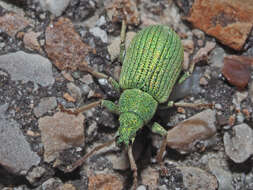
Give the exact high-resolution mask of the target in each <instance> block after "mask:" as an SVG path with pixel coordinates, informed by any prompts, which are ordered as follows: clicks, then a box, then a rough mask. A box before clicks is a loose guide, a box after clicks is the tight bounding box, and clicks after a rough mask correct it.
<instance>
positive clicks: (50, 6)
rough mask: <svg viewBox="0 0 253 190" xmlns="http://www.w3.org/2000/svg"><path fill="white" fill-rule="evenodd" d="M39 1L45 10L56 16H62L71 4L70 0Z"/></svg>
mask: <svg viewBox="0 0 253 190" xmlns="http://www.w3.org/2000/svg"><path fill="white" fill-rule="evenodd" d="M39 2H40V5H41V7H42V8H43V9H44V10H47V11H50V12H51V13H52V14H54V15H55V16H60V15H61V14H62V13H63V11H64V10H65V9H66V8H67V6H68V5H69V2H70V0H61V1H54V0H53V1H52V0H40V1H39Z"/></svg>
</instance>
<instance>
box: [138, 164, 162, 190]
mask: <svg viewBox="0 0 253 190" xmlns="http://www.w3.org/2000/svg"><path fill="white" fill-rule="evenodd" d="M158 180H159V172H158V170H157V169H155V168H151V167H147V168H146V169H145V170H143V171H142V173H141V182H142V184H144V185H146V186H147V187H148V188H149V189H151V190H155V189H156V187H157V185H158Z"/></svg>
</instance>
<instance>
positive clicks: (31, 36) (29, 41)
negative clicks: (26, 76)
mask: <svg viewBox="0 0 253 190" xmlns="http://www.w3.org/2000/svg"><path fill="white" fill-rule="evenodd" d="M40 34H41V33H40V32H34V31H29V32H27V33H25V35H24V38H23V41H24V44H25V47H26V48H28V49H30V50H36V51H42V50H41V47H40V44H39V42H38V39H37V38H38V37H39V36H40Z"/></svg>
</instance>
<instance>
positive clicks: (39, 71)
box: [0, 51, 55, 87]
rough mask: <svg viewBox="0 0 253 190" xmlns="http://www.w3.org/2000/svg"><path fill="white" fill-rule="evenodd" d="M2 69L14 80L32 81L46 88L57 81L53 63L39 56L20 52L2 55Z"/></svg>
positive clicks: (0, 58) (0, 65)
mask: <svg viewBox="0 0 253 190" xmlns="http://www.w3.org/2000/svg"><path fill="white" fill-rule="evenodd" d="M0 68H1V69H4V70H6V71H7V72H8V73H9V74H10V75H11V79H12V80H21V81H23V82H28V81H32V82H34V83H37V84H40V85H41V86H44V87H45V86H49V85H53V84H54V81H55V79H54V78H53V73H52V64H51V62H50V61H49V60H48V59H46V58H44V57H42V56H40V55H37V54H28V53H25V52H23V51H18V52H15V53H9V54H6V55H2V56H0Z"/></svg>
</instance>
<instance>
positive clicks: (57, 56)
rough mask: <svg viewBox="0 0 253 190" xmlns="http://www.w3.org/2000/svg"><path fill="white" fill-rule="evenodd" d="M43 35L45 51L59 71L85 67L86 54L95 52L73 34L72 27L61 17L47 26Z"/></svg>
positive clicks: (76, 34)
mask: <svg viewBox="0 0 253 190" xmlns="http://www.w3.org/2000/svg"><path fill="white" fill-rule="evenodd" d="M45 34H46V35H45V38H46V45H45V50H46V52H47V54H48V57H49V58H50V59H51V60H52V61H53V63H54V64H55V66H56V67H57V68H58V69H60V70H65V69H70V70H72V71H74V70H76V69H78V68H80V67H82V66H86V64H87V63H86V62H85V57H86V56H87V54H88V52H90V51H93V52H94V51H95V50H93V49H92V48H91V47H89V46H88V45H87V44H85V43H83V42H82V39H81V37H80V36H79V35H78V33H76V32H75V29H74V25H73V24H72V23H71V21H70V20H69V19H67V18H63V17H61V18H59V20H57V21H56V22H53V23H51V24H49V26H48V27H47V29H46V33H45Z"/></svg>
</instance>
